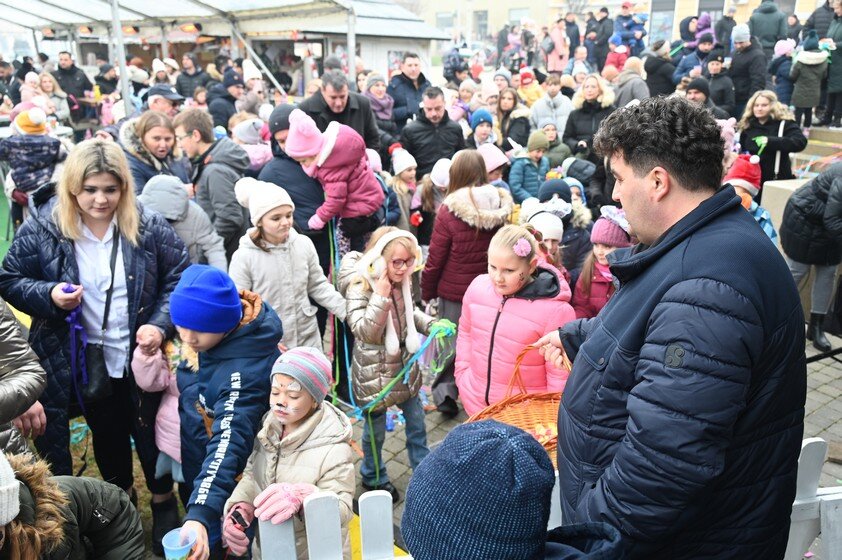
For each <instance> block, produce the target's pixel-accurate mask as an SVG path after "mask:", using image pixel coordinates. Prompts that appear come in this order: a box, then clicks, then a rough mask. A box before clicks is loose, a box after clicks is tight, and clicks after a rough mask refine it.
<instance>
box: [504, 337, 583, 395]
mask: <svg viewBox="0 0 842 560" xmlns="http://www.w3.org/2000/svg"><path fill="white" fill-rule="evenodd" d="M537 349H538V347H537V346H535V345H533V344H530V345H528V346H525V347H524V348H523V350H521V351H520V354H518V355H517V358H516V359H515V368H514V371H513V372H512V377H511V378H510V379H509V385H508V386H507V387H506V398H509V397H511V396H512V391H513V390H514V388H515V384H517V387H518V389H520V392H521V393H522V394H526V386H525V385H524V384H523V379H521V377H520V365H521V363H523V360H524V358H526V355H527V354H528V353H529V352H531V351H532V350H537ZM561 360H562V362H561V365H562V367H564V369H566V370H567V371H571V370H572V369H573V363H572V362H571V361H570V358H568V357H567V352H565V351H564V347H563V346H562V348H561Z"/></svg>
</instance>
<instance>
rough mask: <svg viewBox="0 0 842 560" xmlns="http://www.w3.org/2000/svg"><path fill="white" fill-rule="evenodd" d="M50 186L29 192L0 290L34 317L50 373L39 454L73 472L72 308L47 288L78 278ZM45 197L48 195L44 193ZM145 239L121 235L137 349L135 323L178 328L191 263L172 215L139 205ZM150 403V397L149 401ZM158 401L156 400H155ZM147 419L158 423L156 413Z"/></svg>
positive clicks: (36, 341)
mask: <svg viewBox="0 0 842 560" xmlns="http://www.w3.org/2000/svg"><path fill="white" fill-rule="evenodd" d="M51 192H52V184H50V185H46V186H44V187H42V188H41V189H39V190H38V191H36V192H35V194H34V195H33V196H32V197H31V198H30V218H29V219H27V220H26V221H25V222H24V223H23V225H22V226H21V227H20V229H19V230H18V232H17V234H16V235H15V239H14V241H13V242H12V246H11V247H10V248H9V252H8V254H7V255H6V258H5V260H4V261H3V266H2V268H0V296H2V297H3V299H5V300H6V301H7V302H9V304H11V305H12V306H14V307H15V308H16V309H19V310H20V311H22V312H24V313H26V314H28V315H29V316H30V317H32V327H31V329H30V332H29V343H30V345H31V346H32V349H33V350H34V351H35V353H36V354H37V355H38V358H39V360H40V361H41V366H42V367H43V368H44V370H45V371H46V372H47V388H46V389H45V390H44V392H43V393H42V394H41V397H40V401H41V404H42V405H44V411H45V413H46V415H47V431H46V433H45V434H44V435H43V436H41V437H40V438H38V439H37V440H36V441H35V445H36V447H37V448H38V451H39V452H40V453H41V456H42V457H44V458H45V459H48V460H49V461H50V463H51V464H52V466H53V472H54V473H56V474H70V473H71V472H72V465H71V458H70V432H69V429H68V411H67V409H68V405H69V404H70V403H71V402H75V396H74V393H73V386H72V379H71V372H70V348H69V344H68V341H69V339H70V336H69V327H68V324H67V323H66V322H65V318H66V317H67V315H68V313H67V312H66V311H63V310H61V309H59V308H58V307H56V305H55V304H54V303H53V301H52V298H51V297H50V291H51V290H52V289H53V288H54V287H55V286H56V285H57V284H59V283H62V282H71V283H73V284H78V283H79V269H78V265H77V264H76V256H75V253H74V245H73V242H72V241H71V240H69V239H67V238H66V237H64V236H63V235H62V234H61V232H59V230H58V227H56V224H55V222H54V221H53V217H52V210H53V208H54V207H55V204H56V197H55V196H50V193H51ZM48 196H49V197H50V198H48V199H47V200H43V199H44V198H46V197H48ZM138 210H139V212H140V240H139V245H138V246H136V247H135V246H133V245H131V244H130V243H129V242H128V241H127V240H126V239H125V238H121V240H120V245H121V246H122V247H123V249H122V253H123V263H124V265H125V269H126V284H127V289H128V299H129V306H128V308H129V332H130V334H129V340H130V341H131V343H130V348H129V354H130V355H131V352H133V351H134V348H135V333H136V332H137V329H138V327H140V326H142V325H145V324H151V325H155V326H156V327H159V328H161V329H163V331H164V333H166V336H167V337H170V336H172V335H173V334H174V329H173V326H172V322H171V321H170V313H169V301H170V293H171V292H172V290H173V289H174V288H175V285H176V284H177V283H178V279H179V278H180V277H181V271H182V270H184V269H185V268H186V267H187V265H188V264H189V263H190V259H189V256H188V254H187V249H186V248H185V247H184V243H183V242H182V241H181V239H179V237H178V235H176V233H175V230H173V228H172V226H170V224H168V223H167V221H166V220H165V219H164V218H163V216H161V215H160V214H157V213H155V212H152V211H149V210H145V209H143V208H142V207H141V206H139V205H138ZM143 396H144V398H147V397H148V398H150V399H153V400H160V397H161V394H160V393H143ZM144 404H145V403H144ZM153 404H154V403H153ZM156 408H157V406H152V407H151V410H152V411H153V412H152V414H151V417H150V418H148V421H149V422H151V423H153V424H154V421H155V418H154V411H155V410H156Z"/></svg>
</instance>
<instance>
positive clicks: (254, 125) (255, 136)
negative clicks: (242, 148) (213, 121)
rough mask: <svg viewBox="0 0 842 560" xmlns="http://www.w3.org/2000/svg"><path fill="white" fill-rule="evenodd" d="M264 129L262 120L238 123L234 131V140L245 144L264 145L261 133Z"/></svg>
mask: <svg viewBox="0 0 842 560" xmlns="http://www.w3.org/2000/svg"><path fill="white" fill-rule="evenodd" d="M262 129H263V121H262V120H260V119H248V120H247V121H243V122H241V123H238V124H237V126H235V127H234V130H232V131H231V132H232V134H233V135H234V138H236V139H237V140H239V141H240V142H242V143H243V144H262V143H263V138H262V137H261V136H260V131H261V130H262Z"/></svg>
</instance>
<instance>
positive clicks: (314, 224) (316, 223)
mask: <svg viewBox="0 0 842 560" xmlns="http://www.w3.org/2000/svg"><path fill="white" fill-rule="evenodd" d="M307 227H309V228H310V229H315V230H319V229H322V228H323V227H325V221H324V220H322V219H321V218H319V215H318V214H313V217H312V218H310V219H309V220H307Z"/></svg>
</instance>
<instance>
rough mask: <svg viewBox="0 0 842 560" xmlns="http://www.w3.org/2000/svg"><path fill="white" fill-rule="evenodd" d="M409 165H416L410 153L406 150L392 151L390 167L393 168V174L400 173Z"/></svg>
mask: <svg viewBox="0 0 842 560" xmlns="http://www.w3.org/2000/svg"><path fill="white" fill-rule="evenodd" d="M410 167H418V163H417V162H416V161H415V158H414V157H412V154H410V153H409V152H407V151H406V150H395V151H394V152H393V153H392V168H393V169H394V170H395V175H400V174H401V173H403V172H404V171H406V170H407V169H409V168H410Z"/></svg>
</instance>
